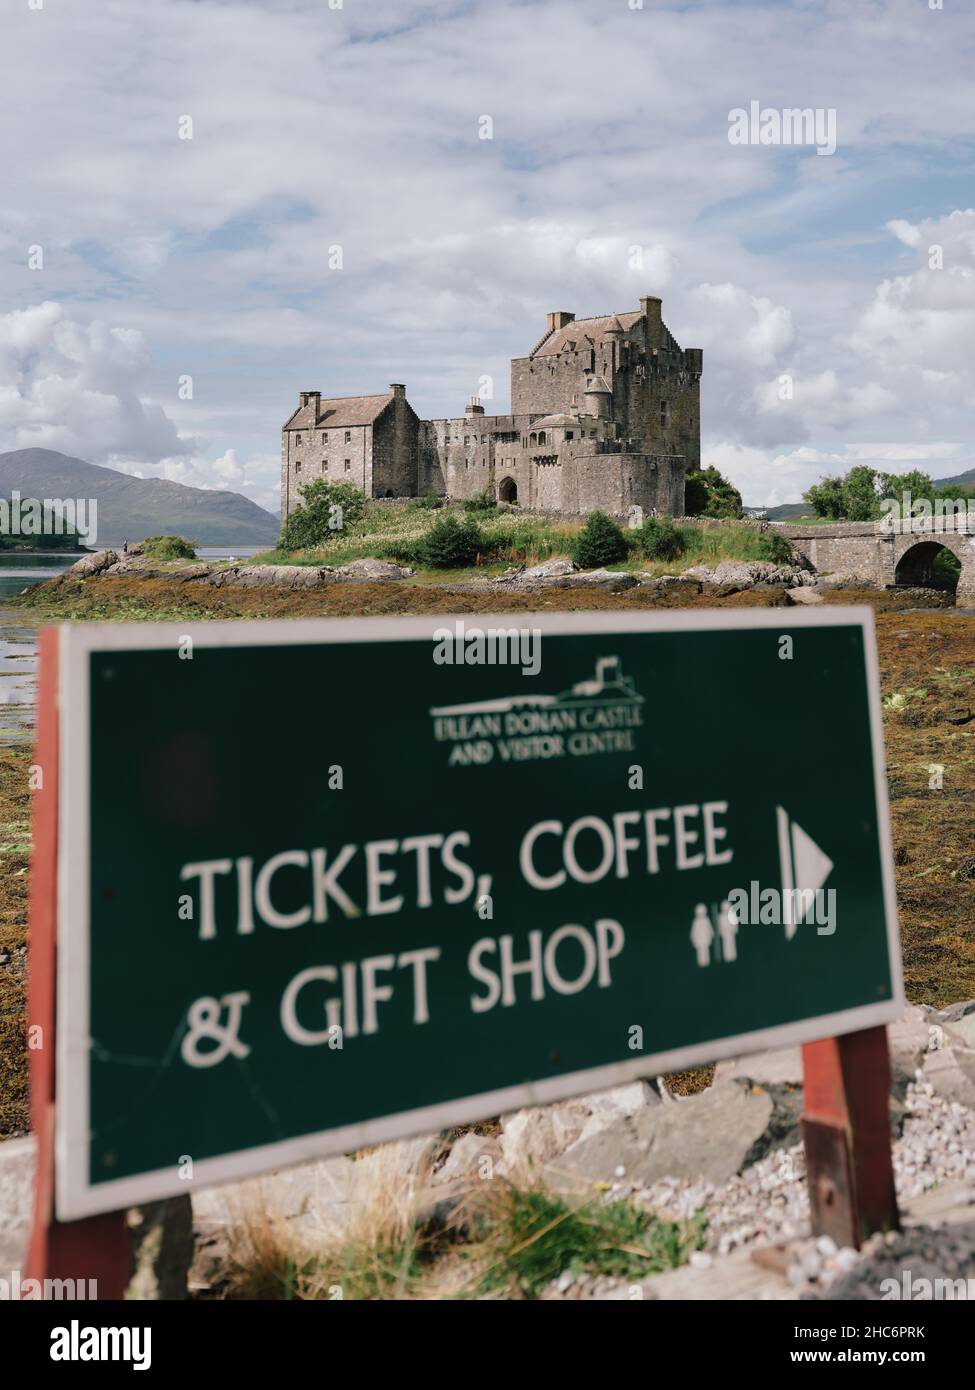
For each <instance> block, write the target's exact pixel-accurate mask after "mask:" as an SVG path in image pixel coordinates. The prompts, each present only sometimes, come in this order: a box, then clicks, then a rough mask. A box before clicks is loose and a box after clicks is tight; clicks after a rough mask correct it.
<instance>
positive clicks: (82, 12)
mask: <svg viewBox="0 0 975 1390" xmlns="http://www.w3.org/2000/svg"><path fill="white" fill-rule="evenodd" d="M37 3H38V0H34V4H35V5H36V4H37ZM973 59H975V15H973V12H972V9H971V6H970V5H969V4H967V3H963V0H944V5H943V8H941V9H938V8H931V3H930V0H857V3H856V4H855V5H851V4H849V3H848V2H847V0H844V3H835V2H834V0H791V3H790V0H776V2H775V3H774V4H772V3H769V4H758V3H741V2H740V0H734V2H733V0H718V2H717V3H707V0H703V2H702V3H696V4H693V5H686V4H673V3H667V0H644V3H643V5H642V8H641V7H640V6H639V4H638V3H637V0H599V3H598V4H597V3H594V0H342V3H341V4H339V3H338V0H138V4H132V3H131V0H98V4H97V5H94V4H92V3H90V0H43V3H42V4H41V8H40V9H36V8H31V5H30V0H8V4H7V5H6V7H5V12H4V52H3V56H2V58H0V64H2V69H3V77H4V81H3V86H2V92H3V97H2V100H3V102H4V103H5V105H6V108H7V109H6V111H5V113H4V114H5V117H6V119H5V120H4V121H3V122H2V125H0V148H2V156H3V168H4V169H5V171H6V174H7V178H6V180H5V190H4V192H5V196H4V199H3V200H2V201H3V210H2V212H0V290H2V301H0V304H2V309H3V312H2V313H0V448H23V447H28V446H30V445H38V446H41V447H48V448H56V449H62V450H63V451H65V452H68V453H74V454H78V455H80V456H82V457H85V458H88V459H90V460H91V461H93V462H99V463H108V464H110V465H111V466H114V467H120V468H124V469H127V470H128V471H133V472H140V473H142V474H144V475H147V476H148V475H153V476H164V477H169V478H173V479H175V480H177V481H182V482H188V483H192V484H194V485H196V486H206V487H230V488H233V489H234V490H236V491H240V492H243V493H244V494H245V495H247V496H249V497H252V498H253V499H254V500H256V501H258V502H260V503H261V504H262V505H264V506H267V507H270V508H272V509H274V508H275V507H276V501H277V499H276V488H277V479H278V457H279V455H278V450H279V430H280V426H281V423H282V422H283V420H284V419H285V418H286V417H287V415H288V414H289V413H290V411H291V409H292V408H293V406H294V404H295V403H296V401H297V393H298V391H299V390H302V389H319V390H321V391H322V392H323V393H324V394H326V395H329V394H332V395H343V394H354V393H360V392H363V393H364V392H373V391H377V390H382V389H384V388H385V387H386V386H387V384H388V383H389V382H390V381H403V382H405V383H406V384H407V390H408V394H409V398H410V400H411V402H412V404H413V405H414V407H415V408H416V409H417V411H418V412H419V413H420V414H421V415H423V416H442V415H450V414H456V413H459V412H460V411H462V409H463V405H464V402H465V401H466V399H467V398H468V397H469V396H471V395H472V394H475V393H476V392H477V391H478V390H479V387H480V385H481V383H482V381H483V379H484V378H489V379H490V381H491V384H492V386H493V396H492V397H491V398H490V399H489V400H488V401H487V408H488V409H489V410H494V411H499V412H503V411H505V410H507V408H508V360H509V358H510V357H512V356H515V355H522V354H524V353H526V352H527V351H528V350H529V349H530V347H531V346H532V344H533V343H534V342H535V341H536V340H537V339H538V337H539V336H540V334H541V332H542V329H543V327H544V322H545V317H544V316H545V313H546V312H547V311H548V310H550V309H556V308H557V309H570V310H573V311H574V312H575V313H576V314H577V315H578V316H580V317H582V316H584V315H589V314H598V313H604V312H607V311H610V310H613V311H619V310H625V309H628V308H635V307H636V306H637V302H638V300H639V297H640V296H641V295H643V294H659V295H661V296H662V297H663V300H664V317H665V319H666V321H667V323H668V326H669V327H670V328H671V330H672V332H673V333H674V334H675V336H676V337H677V338H678V340H679V341H680V342H681V343H682V344H683V345H684V346H690V347H703V348H704V352H705V359H704V360H705V371H704V378H703V381H702V414H703V421H702V437H703V452H704V457H705V460H706V461H707V462H712V463H715V464H717V466H718V467H720V468H721V469H722V470H723V471H725V472H726V473H727V474H728V475H729V476H730V477H731V478H732V479H733V480H734V481H735V482H736V483H737V484H738V485H739V486H740V487H741V488H742V490H743V492H744V494H745V497H746V500H747V501H749V502H755V503H757V502H773V503H774V502H784V501H792V500H797V499H798V498H799V496H800V495H801V492H802V491H803V489H804V488H805V487H807V486H808V485H809V484H810V483H811V482H814V481H815V480H816V479H817V478H818V477H819V476H820V475H821V474H823V473H827V472H836V471H840V470H842V469H845V468H847V467H849V466H850V465H851V464H852V463H854V462H860V461H872V462H875V463H876V464H877V465H878V466H881V467H883V468H885V469H888V470H890V471H895V472H896V471H903V470H906V469H908V468H913V467H918V466H920V467H923V468H926V469H928V470H929V471H931V472H932V473H934V474H935V476H939V475H945V474H949V473H954V472H957V471H959V470H961V469H963V468H968V467H973V466H975V427H973V404H975V210H973V208H975V186H973V178H972V174H973V150H975V103H973V102H972V100H971V85H970V74H971V72H972V71H973V69H975V62H973ZM753 101H757V102H758V103H759V104H760V106H761V108H762V109H763V110H781V109H783V108H792V107H803V108H805V107H809V108H818V109H821V110H823V111H828V110H832V111H834V112H835V119H836V133H837V147H836V151H835V153H834V154H832V155H829V156H823V155H818V154H817V153H816V150H815V147H813V146H809V145H806V146H790V147H785V146H782V145H774V144H770V145H746V146H740V145H733V144H731V143H730V142H729V139H728V131H729V113H730V112H731V111H733V110H734V109H736V108H743V109H746V110H747V109H749V107H750V103H751V102H753ZM187 116H189V117H190V118H191V119H192V139H181V138H180V133H181V129H182V133H183V134H185V133H186V129H187V127H186V123H185V121H184V120H183V118H185V117H187ZM485 116H489V117H490V118H491V122H492V124H493V128H492V130H491V136H492V138H490V139H482V138H479V133H480V132H481V131H482V130H483V129H484V122H483V120H482V118H483V117H485ZM181 122H183V124H182V127H181ZM32 247H34V248H37V247H39V248H40V249H41V253H42V264H39V263H38V259H39V258H38V256H37V253H36V251H35V252H34V253H31V251H30V248H32ZM334 247H340V248H341V260H342V265H341V268H340V269H339V268H334V266H330V259H331V260H332V261H333V262H334V261H335V259H336V257H335V253H334V251H330V248H334ZM932 248H940V251H938V252H934V251H933V250H932ZM31 262H32V263H31ZM186 377H191V378H192V398H191V399H188V398H186V396H187V392H186V389H185V386H184V389H183V392H182V395H181V393H180V382H181V379H184V378H186ZM783 383H788V385H787V386H784V385H783Z"/></svg>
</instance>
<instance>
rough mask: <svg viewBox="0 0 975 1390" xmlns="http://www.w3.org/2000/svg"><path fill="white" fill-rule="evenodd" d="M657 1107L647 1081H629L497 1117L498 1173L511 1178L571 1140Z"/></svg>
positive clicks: (545, 1160) (537, 1164)
mask: <svg viewBox="0 0 975 1390" xmlns="http://www.w3.org/2000/svg"><path fill="white" fill-rule="evenodd" d="M660 1104H661V1101H660V1097H659V1095H657V1093H656V1092H655V1091H654V1090H653V1088H652V1087H651V1086H649V1085H648V1084H647V1082H645V1081H634V1082H631V1083H630V1084H629V1085H627V1086H615V1087H613V1088H612V1089H610V1090H608V1091H596V1092H594V1093H593V1094H592V1095H588V1096H578V1097H575V1098H573V1099H571V1100H564V1101H557V1102H556V1103H555V1104H554V1105H539V1106H532V1107H530V1108H529V1109H527V1110H516V1111H514V1112H513V1113H512V1114H510V1115H505V1116H504V1117H503V1118H502V1131H501V1155H502V1170H503V1171H504V1172H505V1173H507V1174H508V1175H512V1174H517V1173H519V1172H523V1171H524V1170H525V1169H531V1168H538V1167H543V1166H544V1165H545V1164H547V1163H549V1162H550V1161H551V1160H553V1159H556V1158H557V1157H558V1156H559V1155H560V1154H562V1153H564V1152H565V1150H566V1149H567V1148H569V1146H570V1145H572V1144H574V1143H576V1142H577V1141H579V1140H588V1139H590V1138H592V1137H593V1136H594V1135H596V1134H598V1133H600V1132H601V1131H602V1130H603V1129H605V1128H606V1127H607V1126H609V1125H612V1124H614V1123H616V1122H617V1121H618V1120H620V1119H623V1118H626V1117H628V1116H630V1115H634V1114H636V1113H637V1112H638V1111H640V1110H643V1109H647V1108H655V1107H657V1106H659V1105H660ZM617 1161H618V1160H617ZM614 1166H615V1165H614ZM611 1171H612V1170H610V1172H611Z"/></svg>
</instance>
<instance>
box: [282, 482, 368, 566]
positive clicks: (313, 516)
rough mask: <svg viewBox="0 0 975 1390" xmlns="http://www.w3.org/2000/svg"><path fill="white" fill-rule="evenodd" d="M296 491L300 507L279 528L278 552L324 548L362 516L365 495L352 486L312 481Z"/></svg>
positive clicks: (350, 484)
mask: <svg viewBox="0 0 975 1390" xmlns="http://www.w3.org/2000/svg"><path fill="white" fill-rule="evenodd" d="M299 491H300V493H301V496H302V498H303V501H302V505H301V506H300V507H296V508H295V510H294V511H293V512H292V513H291V515H290V516H289V517H288V519H287V521H286V522H285V523H284V526H283V527H282V529H281V539H280V541H279V542H278V546H279V549H281V550H307V549H310V548H313V547H315V546H322V545H327V544H328V543H329V541H333V540H334V539H335V537H336V535H338V534H339V533H340V532H342V531H347V530H348V529H349V528H350V527H352V526H355V525H356V523H357V522H359V521H361V520H362V518H363V516H364V515H365V511H366V498H365V494H364V493H363V492H361V491H360V490H359V488H357V487H356V486H355V485H354V484H353V483H330V482H327V481H326V480H325V479H324V478H315V479H314V480H313V481H312V482H310V483H305V484H304V485H303V486H302V487H301V488H299Z"/></svg>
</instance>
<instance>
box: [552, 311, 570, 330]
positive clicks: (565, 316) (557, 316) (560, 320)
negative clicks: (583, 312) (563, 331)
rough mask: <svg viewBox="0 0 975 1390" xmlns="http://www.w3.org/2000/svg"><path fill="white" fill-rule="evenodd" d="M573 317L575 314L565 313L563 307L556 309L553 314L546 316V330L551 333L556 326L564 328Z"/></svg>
mask: <svg viewBox="0 0 975 1390" xmlns="http://www.w3.org/2000/svg"><path fill="white" fill-rule="evenodd" d="M574 318H575V314H569V313H566V311H565V310H564V309H557V310H556V311H555V313H554V314H549V316H548V331H549V332H550V333H552V332H554V331H555V329H556V328H564V327H565V325H566V324H567V323H571V322H572V320H573V319H574Z"/></svg>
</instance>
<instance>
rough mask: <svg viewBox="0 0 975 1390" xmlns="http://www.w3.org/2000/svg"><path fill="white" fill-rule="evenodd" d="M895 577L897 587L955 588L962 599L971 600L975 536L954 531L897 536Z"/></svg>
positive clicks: (973, 583) (974, 563)
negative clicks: (950, 558)
mask: <svg viewBox="0 0 975 1390" xmlns="http://www.w3.org/2000/svg"><path fill="white" fill-rule="evenodd" d="M948 556H951V557H952V560H948V559H947V557H948ZM952 561H953V562H952ZM893 578H894V583H895V584H912V585H918V586H920V587H923V588H933V589H954V590H955V592H956V594H957V595H958V596H959V597H966V598H971V597H972V596H973V595H975V536H970V535H967V534H965V533H964V532H961V533H957V532H952V531H929V532H926V533H924V532H921V533H919V532H914V533H910V532H908V533H907V534H904V535H900V536H898V537H897V538H896V541H895V544H894V576H893Z"/></svg>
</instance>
